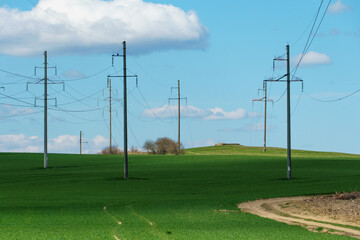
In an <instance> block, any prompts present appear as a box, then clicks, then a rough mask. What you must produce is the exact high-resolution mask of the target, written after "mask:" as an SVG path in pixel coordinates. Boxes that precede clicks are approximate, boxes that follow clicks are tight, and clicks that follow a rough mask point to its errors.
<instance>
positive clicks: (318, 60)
mask: <svg viewBox="0 0 360 240" xmlns="http://www.w3.org/2000/svg"><path fill="white" fill-rule="evenodd" d="M301 56H302V55H301V54H299V55H297V56H296V57H295V58H294V59H293V62H294V63H298V62H299V60H300V58H301ZM321 64H331V59H330V57H329V56H328V55H326V54H325V53H318V52H313V51H310V52H308V53H306V54H305V55H304V56H303V59H302V61H301V64H300V65H302V66H310V65H321Z"/></svg>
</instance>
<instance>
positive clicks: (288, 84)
mask: <svg viewBox="0 0 360 240" xmlns="http://www.w3.org/2000/svg"><path fill="white" fill-rule="evenodd" d="M286 63H287V64H286V69H287V74H286V80H287V178H288V179H291V116H290V114H291V112H290V111H291V108H290V46H289V45H286Z"/></svg>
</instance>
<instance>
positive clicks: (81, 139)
mask: <svg viewBox="0 0 360 240" xmlns="http://www.w3.org/2000/svg"><path fill="white" fill-rule="evenodd" d="M81 145H82V132H81V131H80V155H81Z"/></svg>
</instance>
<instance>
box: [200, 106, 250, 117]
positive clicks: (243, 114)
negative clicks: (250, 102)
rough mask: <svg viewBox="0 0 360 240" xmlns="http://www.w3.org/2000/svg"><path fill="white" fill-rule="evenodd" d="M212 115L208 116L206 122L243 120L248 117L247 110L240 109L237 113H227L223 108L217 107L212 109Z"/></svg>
mask: <svg viewBox="0 0 360 240" xmlns="http://www.w3.org/2000/svg"><path fill="white" fill-rule="evenodd" d="M210 112H211V114H210V115H209V116H206V117H205V118H204V119H205V120H222V119H242V118H245V117H246V116H247V114H246V111H245V109H243V108H238V109H236V110H235V111H230V112H226V111H224V110H223V109H222V108H219V107H216V108H212V109H210Z"/></svg>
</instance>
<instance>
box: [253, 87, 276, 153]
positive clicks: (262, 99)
mask: <svg viewBox="0 0 360 240" xmlns="http://www.w3.org/2000/svg"><path fill="white" fill-rule="evenodd" d="M259 90H262V91H264V97H263V98H260V99H253V102H264V105H265V109H264V152H266V118H267V102H273V100H271V99H267V83H266V82H265V81H264V87H263V89H259Z"/></svg>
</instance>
